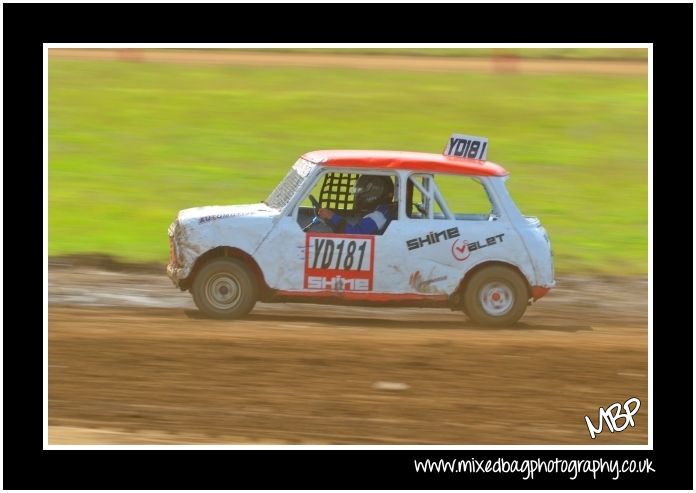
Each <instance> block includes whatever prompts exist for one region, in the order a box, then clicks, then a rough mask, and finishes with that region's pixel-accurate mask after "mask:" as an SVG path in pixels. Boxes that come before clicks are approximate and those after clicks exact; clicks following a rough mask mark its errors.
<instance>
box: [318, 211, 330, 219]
mask: <svg viewBox="0 0 696 493" xmlns="http://www.w3.org/2000/svg"><path fill="white" fill-rule="evenodd" d="M317 215H318V216H319V217H320V218H322V219H327V220H329V219H331V218H332V217H333V216H334V213H333V212H332V211H330V210H329V209H319V210H318V211H317Z"/></svg>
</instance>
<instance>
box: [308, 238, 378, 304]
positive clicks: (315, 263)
mask: <svg viewBox="0 0 696 493" xmlns="http://www.w3.org/2000/svg"><path fill="white" fill-rule="evenodd" d="M374 259H375V238H374V236H370V235H337V234H322V233H309V234H307V240H306V248H305V276H304V288H305V289H316V290H321V291H339V292H340V291H372V280H373V275H374Z"/></svg>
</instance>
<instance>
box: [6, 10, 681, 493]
mask: <svg viewBox="0 0 696 493" xmlns="http://www.w3.org/2000/svg"><path fill="white" fill-rule="evenodd" d="M3 14H4V21H3V28H4V32H3V39H4V44H3V55H4V74H5V76H4V95H5V97H4V103H5V118H4V121H5V127H4V131H5V136H4V142H5V143H6V146H5V147H4V149H3V152H4V156H5V160H4V162H5V167H4V173H5V186H6V187H7V190H6V192H7V193H6V194H5V198H6V199H5V206H6V207H5V219H6V220H5V225H6V226H8V229H9V228H15V227H18V226H19V228H21V230H22V231H27V230H31V231H37V232H38V225H36V222H38V221H35V219H36V218H38V216H39V214H38V211H31V212H29V211H27V210H26V208H27V207H28V206H23V207H22V208H21V214H20V213H18V211H19V210H20V209H18V208H17V206H16V204H17V202H18V201H22V202H23V203H24V204H30V206H31V207H37V208H38V207H40V205H39V204H41V203H42V200H41V198H40V197H38V196H37V195H38V193H39V192H35V193H31V194H30V197H31V198H30V199H29V198H28V197H26V196H25V195H24V193H23V192H24V191H25V190H29V189H30V188H29V187H28V186H27V185H25V184H28V183H30V182H32V181H33V180H34V179H35V174H36V173H37V172H38V171H37V169H38V167H39V165H40V164H39V163H42V161H43V156H42V145H41V144H40V139H41V136H42V132H43V129H42V117H41V115H42V98H41V96H40V94H42V81H43V77H42V43H44V42H53V43H68V42H143V43H144V42H191V41H193V42H226V43H230V42H319V41H321V42H371V43H372V42H451V43H455V42H459V43H463V42H479V43H484V42H496V43H508V42H509V43H517V42H547V43H556V42H565V43H573V42H598V43H609V42H616V43H619V42H626V43H628V42H633V43H654V51H653V54H654V88H653V89H654V92H653V101H654V111H653V122H654V149H655V163H654V175H655V176H654V196H655V201H654V214H653V217H654V218H656V219H657V218H660V217H661V215H660V214H659V212H660V211H661V210H662V208H663V207H662V204H663V203H667V204H669V207H670V208H671V212H673V211H674V210H680V211H684V210H688V209H686V205H684V207H680V205H681V204H675V202H678V201H679V198H681V197H689V196H692V194H687V193H683V194H682V193H677V192H676V191H675V189H674V187H675V184H674V183H671V181H673V180H668V179H665V177H668V176H669V175H667V174H666V173H668V172H669V171H675V172H678V175H679V176H680V179H679V180H678V181H682V182H686V180H681V177H682V176H683V175H684V174H688V171H687V170H688V169H690V168H691V167H690V166H688V167H685V166H683V165H682V164H681V161H682V160H685V161H687V162H689V163H691V162H693V155H692V156H691V159H690V158H689V156H688V152H686V154H687V155H686V156H683V154H685V153H684V151H683V148H684V145H682V144H683V143H684V142H687V143H690V142H692V129H693V121H692V120H690V119H688V116H685V114H688V111H684V110H683V109H682V108H685V107H692V104H693V86H692V84H693V76H692V74H693V72H692V68H693V45H692V33H693V21H692V16H693V5H691V4H634V5H632V4H444V5H443V4H430V5H422V4H405V5H398V4H381V5H377V4H330V5H329V4H299V5H295V4H232V5H230V4H198V5H194V4H170V5H167V4H101V5H99V4H4V5H3ZM471 18H476V19H486V22H477V23H471V22H467V19H471ZM303 19H305V20H306V22H303ZM303 24H304V25H305V26H313V27H312V28H311V29H298V26H301V25H303ZM689 62H691V63H689ZM689 94H691V95H692V97H691V98H690V97H689V96H688V95H689ZM689 103H691V104H689ZM658 149H666V150H668V151H666V152H660V151H658ZM19 163H21V164H19ZM29 163H31V165H30V166H27V164H29ZM667 186H669V187H670V188H669V190H667V189H666V187H667ZM676 186H678V185H676ZM10 187H11V188H10ZM660 187H665V188H664V190H663V191H660ZM32 189H33V187H32ZM11 190H14V191H15V193H12V191H11ZM19 190H21V191H22V192H19ZM663 193H664V195H665V199H667V197H669V199H667V200H664V201H660V200H658V197H661V196H662V194H663ZM668 193H669V196H667V194H668ZM692 193H693V191H692ZM27 199H28V200H27ZM681 217H683V213H680V220H681ZM30 220H31V221H32V222H33V223H34V224H32V226H31V227H30V228H27V227H26V226H27V221H30ZM667 227H668V226H667V225H663V224H661V223H660V222H659V221H654V236H653V237H654V241H655V243H654V259H655V272H654V275H653V286H654V287H655V288H654V289H655V292H654V295H655V304H656V306H658V303H657V302H658V299H659V298H660V297H661V296H671V295H669V294H666V293H665V294H663V292H664V291H660V290H659V289H658V288H659V287H664V286H666V285H668V283H667V282H666V281H667V279H668V278H667V274H666V272H667V271H666V270H665V271H662V270H660V268H658V265H657V264H658V261H659V260H661V258H663V257H662V256H661V255H660V253H664V252H665V251H666V248H667V247H668V246H669V247H670V248H672V249H674V248H676V249H678V250H679V251H681V250H683V249H684V245H683V243H688V240H687V241H686V242H685V241H684V239H683V237H684V236H685V235H684V234H682V233H681V232H679V231H674V230H673V231H671V232H669V231H667ZM669 227H670V228H673V227H674V226H669ZM8 237H9V236H8ZM41 244H42V241H41V238H35V239H34V240H33V241H31V242H29V241H28V240H27V239H26V238H24V240H23V244H22V245H21V248H17V247H16V246H15V245H13V244H12V243H9V242H8V244H7V245H6V249H5V259H6V260H7V262H5V266H6V267H7V269H8V270H7V272H8V274H7V275H6V276H5V280H6V283H5V288H6V289H5V304H4V305H5V307H12V306H27V304H26V301H27V298H26V296H25V295H24V293H35V292H36V291H37V289H36V287H35V286H34V285H35V282H34V281H33V276H28V275H26V271H25V268H26V267H29V266H31V267H32V268H33V265H34V264H36V265H37V266H38V265H39V262H37V261H31V262H26V260H28V259H30V258H36V256H35V255H33V254H35V253H39V254H40V255H41V258H43V254H42V252H39V248H40V247H39V245H41ZM672 251H673V252H674V251H675V250H672ZM18 254H19V255H18ZM18 257H19V258H22V259H23V261H22V262H17V261H14V259H16V258H18ZM15 269H16V270H15ZM37 269H38V267H37ZM37 275H39V273H37ZM670 289H671V288H670ZM664 313H670V312H666V310H665V312H664ZM672 313H673V312H672ZM24 315H26V318H25V317H24ZM5 322H6V323H5V331H4V334H3V337H4V347H5V352H4V362H3V365H4V403H5V405H4V409H3V412H4V422H3V424H4V442H3V443H4V445H5V447H4V450H5V455H4V464H3V465H4V479H5V482H4V486H5V487H7V488H11V489H42V490H43V489H132V488H137V489H239V488H245V489H269V488H270V489H295V488H304V489H318V488H321V489H338V488H340V489H362V488H371V489H426V488H427V489H471V488H475V489H490V488H493V489H502V488H520V489H530V488H532V489H551V488H553V489H559V488H560V489H589V488H593V489H594V488H604V489H655V488H668V489H671V488H676V489H692V487H693V484H692V467H693V442H692V443H691V444H690V445H691V446H688V445H689V444H688V442H689V440H690V439H692V437H693V435H692V426H693V421H691V420H689V419H684V418H683V417H684V416H693V409H692V402H693V401H692V398H693V381H692V375H693V374H692V368H693V353H692V347H693V346H692V337H693V333H692V331H691V330H689V329H688V328H687V327H680V326H679V325H678V323H677V322H674V321H667V320H660V319H657V321H656V323H655V325H654V332H653V334H654V346H653V348H654V372H653V378H654V380H653V381H654V384H653V395H652V396H651V398H652V399H653V400H654V403H653V426H654V430H653V436H654V450H652V451H614V450H601V451H564V450H561V451H553V450H549V451H545V450H533V451H517V450H511V451H507V452H506V451H482V450H479V451H444V450H433V451H410V450H394V451H391V450H366V451H359V450H278V451H276V450H224V451H216V450H108V451H88V450H75V451H72V450H71V451H57V450H49V451H45V450H42V442H43V437H42V425H41V424H42V422H43V418H42V412H41V411H42V394H41V393H40V392H39V390H38V389H39V381H41V380H42V353H41V351H39V347H41V341H42V330H41V328H42V319H41V315H40V314H39V311H38V310H35V309H30V310H28V311H26V312H22V314H21V318H16V317H15V314H14V312H13V311H10V310H9V309H8V310H7V311H5ZM675 333H676V334H678V335H675ZM689 363H691V364H689ZM675 376H676V378H675ZM674 381H676V382H678V383H679V385H680V388H682V389H684V388H688V389H691V393H689V392H686V394H687V395H681V394H678V395H674V394H672V395H670V391H669V390H668V389H670V388H671V387H670V384H671V383H673V382H674ZM684 437H688V438H687V440H684ZM685 442H686V443H685ZM469 457H476V458H478V459H485V458H497V457H504V458H506V459H508V460H513V459H522V458H537V457H539V458H542V459H544V458H546V459H552V458H555V457H562V458H568V459H571V458H578V459H580V458H582V459H593V458H598V457H603V458H605V459H611V458H618V459H639V460H640V459H643V458H648V459H650V460H652V462H653V467H654V468H655V471H656V472H655V473H653V474H647V475H637V474H624V475H622V477H621V479H620V480H618V481H614V480H612V479H611V477H610V475H603V476H601V477H599V478H598V479H596V480H593V479H591V478H588V477H585V476H582V477H579V478H578V479H576V480H575V481H571V480H570V479H569V478H568V476H567V475H565V474H558V475H543V476H539V477H538V478H537V479H535V480H533V481H524V480H523V479H522V477H515V476H513V475H500V476H495V475H457V474H447V473H440V474H437V473H431V474H424V473H416V472H415V470H414V466H413V460H414V459H419V460H420V459H426V458H429V459H431V460H432V459H435V460H437V459H439V458H443V459H446V460H447V459H451V458H469ZM22 466H25V467H22ZM26 466H33V467H36V469H35V471H36V472H34V473H30V474H27V473H26V472H23V471H26V470H27V467H26Z"/></svg>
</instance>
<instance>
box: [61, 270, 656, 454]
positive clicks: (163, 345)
mask: <svg viewBox="0 0 696 493" xmlns="http://www.w3.org/2000/svg"><path fill="white" fill-rule="evenodd" d="M192 306H193V305H192V304H191V302H190V299H189V297H188V294H185V293H179V292H178V291H177V290H175V289H174V288H173V287H172V286H171V285H170V284H169V281H168V280H167V279H166V278H165V277H164V276H163V275H152V274H138V273H116V272H105V271H99V270H87V269H75V268H72V269H71V268H66V267H51V268H50V270H49V361H48V363H49V443H51V444H59V443H114V444H121V443H133V444H142V443H179V444H181V443H216V444H240V443H241V444H245V443H272V444H299V443H306V444H327V443H331V444H587V445H589V444H645V443H647V432H648V428H647V422H648V419H647V418H648V398H647V372H648V367H647V282H646V281H645V280H639V279H598V278H582V277H575V278H561V279H559V287H558V289H556V290H554V291H552V293H551V294H549V296H548V297H547V298H545V299H542V300H541V301H540V302H539V303H538V304H537V305H535V306H532V307H529V309H528V311H527V314H526V315H525V317H523V319H522V321H521V323H520V324H518V325H517V326H516V327H514V328H510V329H484V328H479V327H475V326H472V325H470V324H468V323H466V322H465V319H464V317H463V315H461V314H460V313H455V312H450V311H447V310H419V309H401V310H399V309H389V310H379V311H375V310H372V309H367V308H335V307H326V306H313V305H265V304H259V305H257V307H256V309H255V310H254V311H253V312H252V314H251V316H250V317H249V318H248V319H246V320H243V321H236V322H225V321H215V320H207V319H202V318H199V317H197V312H195V311H192V310H190V308H192ZM629 397H638V398H639V399H640V401H641V409H640V411H639V412H638V414H637V415H636V417H635V421H636V426H635V427H634V428H631V427H629V428H627V429H626V430H625V431H623V432H620V433H618V432H617V433H610V432H609V431H604V432H603V433H602V434H601V435H599V436H598V437H597V439H596V440H590V438H589V434H588V431H587V426H586V424H585V422H584V416H585V415H589V416H590V418H591V419H592V421H593V422H594V423H595V425H596V424H597V419H598V418H597V413H598V410H599V407H600V406H604V407H606V406H608V405H610V404H612V403H614V402H617V401H620V402H623V401H625V400H626V399H628V398H629Z"/></svg>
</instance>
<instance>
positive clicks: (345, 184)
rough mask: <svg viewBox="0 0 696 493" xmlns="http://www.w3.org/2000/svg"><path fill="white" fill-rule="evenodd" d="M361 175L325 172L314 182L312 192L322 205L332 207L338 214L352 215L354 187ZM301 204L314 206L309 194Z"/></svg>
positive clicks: (325, 207)
mask: <svg viewBox="0 0 696 493" xmlns="http://www.w3.org/2000/svg"><path fill="white" fill-rule="evenodd" d="M359 176H360V175H359V174H357V173H338V172H330V173H324V174H323V175H321V176H320V177H319V179H318V180H317V182H316V183H315V184H314V187H313V188H312V191H311V192H310V194H311V195H313V196H314V197H315V198H316V199H317V200H318V201H319V206H320V207H322V208H324V209H331V210H332V211H334V212H336V213H338V214H342V215H351V214H352V213H353V189H354V187H355V182H356V181H357V180H358V177H359ZM300 205H301V206H302V207H312V203H311V202H310V200H309V195H308V196H306V197H305V198H304V199H303V200H302V203H301V204H300Z"/></svg>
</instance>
